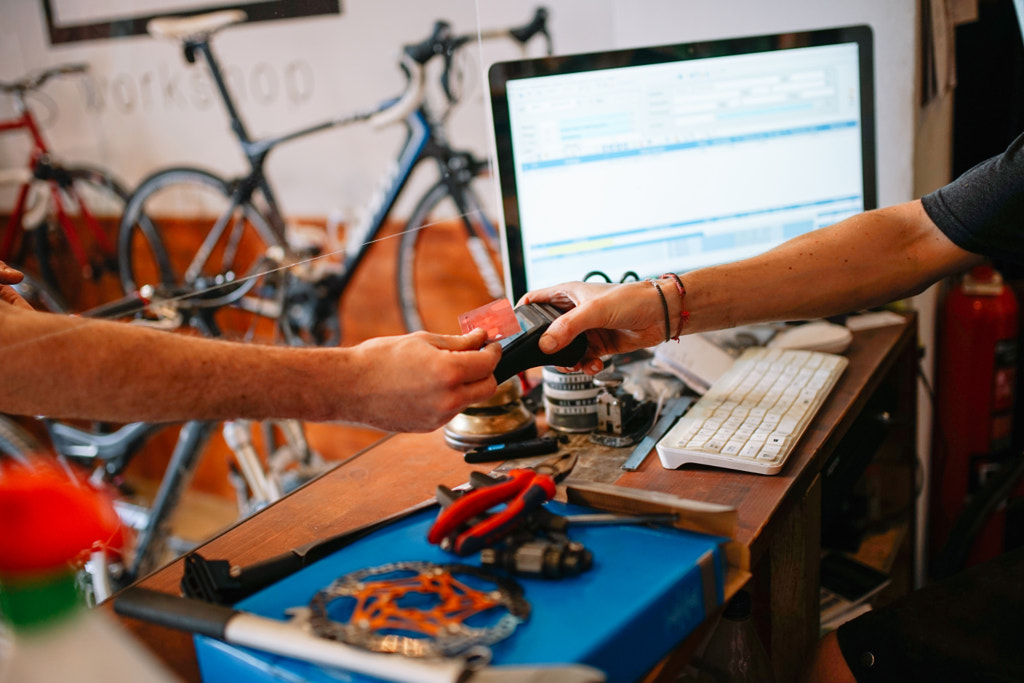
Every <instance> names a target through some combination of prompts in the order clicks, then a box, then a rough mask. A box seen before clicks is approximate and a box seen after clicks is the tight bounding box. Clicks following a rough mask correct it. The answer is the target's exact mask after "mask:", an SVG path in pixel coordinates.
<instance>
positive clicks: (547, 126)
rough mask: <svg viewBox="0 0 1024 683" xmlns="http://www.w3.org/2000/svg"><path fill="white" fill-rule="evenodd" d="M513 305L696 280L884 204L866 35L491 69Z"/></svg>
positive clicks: (732, 43)
mask: <svg viewBox="0 0 1024 683" xmlns="http://www.w3.org/2000/svg"><path fill="white" fill-rule="evenodd" d="M490 82H491V89H492V114H493V116H494V125H495V135H496V142H497V152H498V171H499V179H500V183H501V189H502V200H503V201H502V205H503V213H504V216H503V218H504V221H503V229H504V245H503V247H504V250H505V254H504V256H505V268H506V281H507V285H508V287H509V294H510V296H511V298H512V299H513V301H514V300H516V299H518V298H519V297H520V296H522V294H523V293H525V292H526V291H527V290H529V289H536V288H538V287H543V286H547V285H551V284H557V283H559V282H564V281H566V280H576V279H580V278H582V277H583V276H584V275H585V274H587V273H588V272H590V271H593V270H600V271H603V272H605V273H607V274H608V275H609V276H611V277H612V278H616V279H617V278H618V277H619V276H620V275H621V274H622V273H624V272H625V271H628V270H632V271H635V272H637V273H638V274H639V275H640V276H641V277H657V276H658V275H661V274H662V273H665V272H668V271H673V272H685V271H688V270H692V269H695V268H701V267H704V266H708V265H716V264H720V263H725V262H730V261H735V260H738V259H742V258H745V257H748V256H752V255H755V254H758V253H761V252H764V251H767V250H768V249H770V248H772V247H774V246H776V245H778V244H780V243H782V242H783V241H785V240H787V239H789V238H791V237H794V236H796V235H799V234H802V233H806V232H808V231H811V230H814V229H817V228H821V227H824V226H827V225H831V224H833V223H835V222H838V221H840V220H842V219H844V218H846V217H848V216H851V215H854V214H856V213H859V212H861V211H864V210H866V209H871V208H875V204H876V195H875V152H874V121H873V108H874V104H873V97H872V90H873V78H872V63H871V34H870V29H868V28H867V27H864V26H859V27H847V28H841V29H827V30H822V31H810V32H803V33H791V34H780V35H774V36H761V37H756V38H741V39H729V40H719V41H709V42H705V43H695V44H689V45H676V46H667V47H659V48H642V49H634V50H621V51H615V52H608V53H593V54H587V55H570V56H564V57H553V58H542V59H536V60H522V61H518V62H505V63H501V64H496V65H494V66H492V67H491V70H490Z"/></svg>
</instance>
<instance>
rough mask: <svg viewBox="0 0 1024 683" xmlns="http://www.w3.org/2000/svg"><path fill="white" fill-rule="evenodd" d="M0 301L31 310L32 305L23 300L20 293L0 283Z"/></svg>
mask: <svg viewBox="0 0 1024 683" xmlns="http://www.w3.org/2000/svg"><path fill="white" fill-rule="evenodd" d="M0 301H2V302H4V303H5V304H11V305H12V306H17V307H18V308H25V309H28V310H30V311H31V310H32V306H31V305H29V303H28V302H27V301H25V299H24V298H23V297H22V296H21V294H18V293H17V292H16V291H14V287H9V286H7V285H0Z"/></svg>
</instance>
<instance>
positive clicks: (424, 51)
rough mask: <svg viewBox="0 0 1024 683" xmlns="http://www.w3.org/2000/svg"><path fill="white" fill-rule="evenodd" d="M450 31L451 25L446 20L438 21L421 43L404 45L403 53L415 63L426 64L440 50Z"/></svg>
mask: <svg viewBox="0 0 1024 683" xmlns="http://www.w3.org/2000/svg"><path fill="white" fill-rule="evenodd" d="M450 33H451V25H450V24H449V23H448V22H446V21H439V22H437V23H435V24H434V31H433V33H431V35H430V37H429V38H427V39H426V40H424V41H423V42H422V43H413V44H412V45H406V46H405V54H407V55H409V56H410V57H411V58H412V59H413V61H415V62H416V63H417V64H426V63H427V62H428V61H430V58H431V57H433V56H434V55H436V54H438V52H440V50H441V49H442V48H443V46H444V41H445V40H447V39H448V36H449V35H450Z"/></svg>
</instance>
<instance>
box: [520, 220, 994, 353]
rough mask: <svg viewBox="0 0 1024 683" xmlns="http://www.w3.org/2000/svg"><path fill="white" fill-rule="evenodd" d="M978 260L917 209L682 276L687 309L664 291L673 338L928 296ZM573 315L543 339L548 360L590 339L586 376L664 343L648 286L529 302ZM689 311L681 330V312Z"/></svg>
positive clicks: (550, 292)
mask: <svg viewBox="0 0 1024 683" xmlns="http://www.w3.org/2000/svg"><path fill="white" fill-rule="evenodd" d="M981 260H982V258H981V257H980V256H978V255H977V254H972V253H970V252H967V251H964V250H963V249H961V248H959V247H957V246H956V245H955V244H953V243H952V242H951V241H950V240H949V238H947V237H946V236H945V234H943V232H942V231H941V230H939V228H938V227H937V226H936V225H935V224H934V223H933V222H932V220H931V219H930V218H929V217H928V214H927V213H926V212H925V211H924V208H923V207H922V206H921V202H920V201H912V202H907V203H905V204H900V205H898V206H894V207H890V208H886V209H879V210H876V211H870V212H866V213H862V214H859V215H857V216H854V217H852V218H849V219H847V220H845V221H842V222H841V223H837V224H836V225H833V226H830V227H827V228H823V229H821V230H816V231H814V232H811V233H808V234H806V235H803V236H801V237H797V238H795V239H793V240H790V241H789V242H786V243H785V244H783V245H781V246H779V247H776V248H775V249H773V250H771V251H769V252H767V253H765V254H762V255H760V256H756V257H753V258H750V259H746V260H743V261H738V262H736V263H730V264H725V265H721V266H715V267H711V268H704V269H701V270H696V271H692V272H689V273H686V274H685V275H683V276H682V281H683V283H684V284H685V286H686V296H685V300H683V299H682V298H681V297H679V296H678V294H676V293H675V289H674V287H673V285H672V284H671V282H670V281H669V280H662V281H661V283H662V289H663V292H664V294H665V296H666V300H667V304H668V307H669V317H670V324H671V330H672V332H673V334H676V333H679V332H680V331H681V332H682V333H684V334H687V333H691V332H704V331H709V330H716V329H723V328H727V327H733V326H736V325H745V324H750V323H755V322H767V321H777V320H802V319H810V318H818V317H823V316H827V315H834V314H838V313H847V312H850V311H856V310H860V309H863V308H867V307H870V306H876V305H880V304H883V303H887V302H889V301H892V300H894V299H898V298H902V297H905V296H909V295H911V294H915V293H917V292H920V291H922V290H924V289H925V288H926V287H927V286H928V285H930V284H932V283H933V282H935V281H937V280H939V279H941V278H942V277H944V276H946V275H949V274H952V273H955V272H958V271H961V270H963V269H965V268H968V267H969V266H971V265H974V264H976V263H979V262H980V261H981ZM523 301H524V302H529V301H550V302H551V303H553V304H555V305H556V306H558V307H560V308H562V309H569V310H568V312H567V313H566V314H565V315H563V316H561V317H560V318H558V320H556V321H555V322H554V323H552V325H551V327H550V328H548V331H547V332H546V333H545V335H544V337H543V338H542V340H541V348H542V349H543V350H544V351H547V352H549V353H550V352H552V351H554V350H557V349H559V348H562V347H563V346H565V345H566V344H568V343H569V341H571V340H572V339H573V338H574V337H575V336H576V335H578V334H579V333H580V332H583V331H585V330H589V331H590V332H588V339H589V341H590V347H591V350H590V351H589V352H588V356H587V358H585V359H584V360H583V362H582V363H581V365H580V367H582V368H585V369H586V370H587V371H588V372H596V371H597V370H599V369H600V367H601V362H600V360H599V358H600V356H603V355H608V354H611V353H618V352H623V351H629V350H633V349H636V348H640V347H642V346H651V345H653V344H656V343H657V342H660V341H663V340H664V338H665V317H664V311H663V309H662V307H661V301H660V297H659V296H658V295H657V292H656V291H655V290H654V288H653V287H652V286H651V285H650V284H649V283H645V282H641V283H631V284H627V285H599V284H593V285H591V284H583V283H578V282H576V283H565V284H563V285H558V286H555V287H548V288H545V289H541V290H537V291H535V292H530V293H528V294H527V295H526V296H525V297H524V298H523ZM684 307H685V309H686V310H687V311H688V312H689V317H688V320H687V322H686V323H685V324H682V325H681V320H682V318H681V313H682V310H683V308H684Z"/></svg>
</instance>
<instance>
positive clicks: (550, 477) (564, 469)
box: [427, 453, 577, 555]
mask: <svg viewBox="0 0 1024 683" xmlns="http://www.w3.org/2000/svg"><path fill="white" fill-rule="evenodd" d="M576 457H577V456H576V454H575V453H565V454H563V455H560V456H558V457H555V458H550V459H548V460H545V461H544V462H542V463H540V464H539V465H536V466H534V467H530V468H520V469H515V470H511V471H509V472H508V473H507V476H506V478H503V479H501V480H498V481H497V482H496V483H494V484H492V485H489V486H483V487H480V488H475V489H473V490H472V491H470V492H469V493H467V494H465V495H463V496H462V497H460V498H458V499H456V500H455V501H454V502H452V503H451V505H449V506H448V507H446V508H445V509H444V510H442V511H441V514H439V515H438V516H437V520H436V521H435V522H434V525H433V526H432V527H430V531H429V532H428V533H427V540H428V541H430V542H431V543H440V542H441V541H443V540H444V539H446V538H448V537H450V536H453V535H455V538H454V540H453V542H452V550H453V551H455V554H456V555H472V554H473V553H476V552H478V551H480V550H483V549H484V548H486V547H487V546H489V545H492V544H494V543H495V542H497V541H498V540H500V539H501V538H503V537H504V536H506V535H507V534H509V533H510V532H512V531H514V530H515V529H516V528H517V527H519V525H520V524H522V523H523V521H524V520H525V519H526V518H528V517H529V516H530V513H531V512H532V511H533V510H535V509H536V508H538V507H540V506H541V505H543V504H544V503H546V502H547V501H549V500H551V499H552V498H554V497H555V484H556V483H557V482H558V481H560V480H561V479H562V478H563V477H565V475H566V474H568V473H569V471H570V470H571V469H572V468H573V465H575V464H576ZM501 503H505V508H504V509H503V510H501V511H499V512H496V513H494V514H492V515H490V516H489V517H487V518H486V519H484V520H483V521H481V522H477V523H475V524H471V520H473V519H474V518H476V517H479V516H480V515H482V514H484V513H485V512H487V511H488V510H490V509H491V508H492V507H494V506H496V505H500V504H501ZM467 525H468V528H465V529H464V530H463V527H467Z"/></svg>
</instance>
